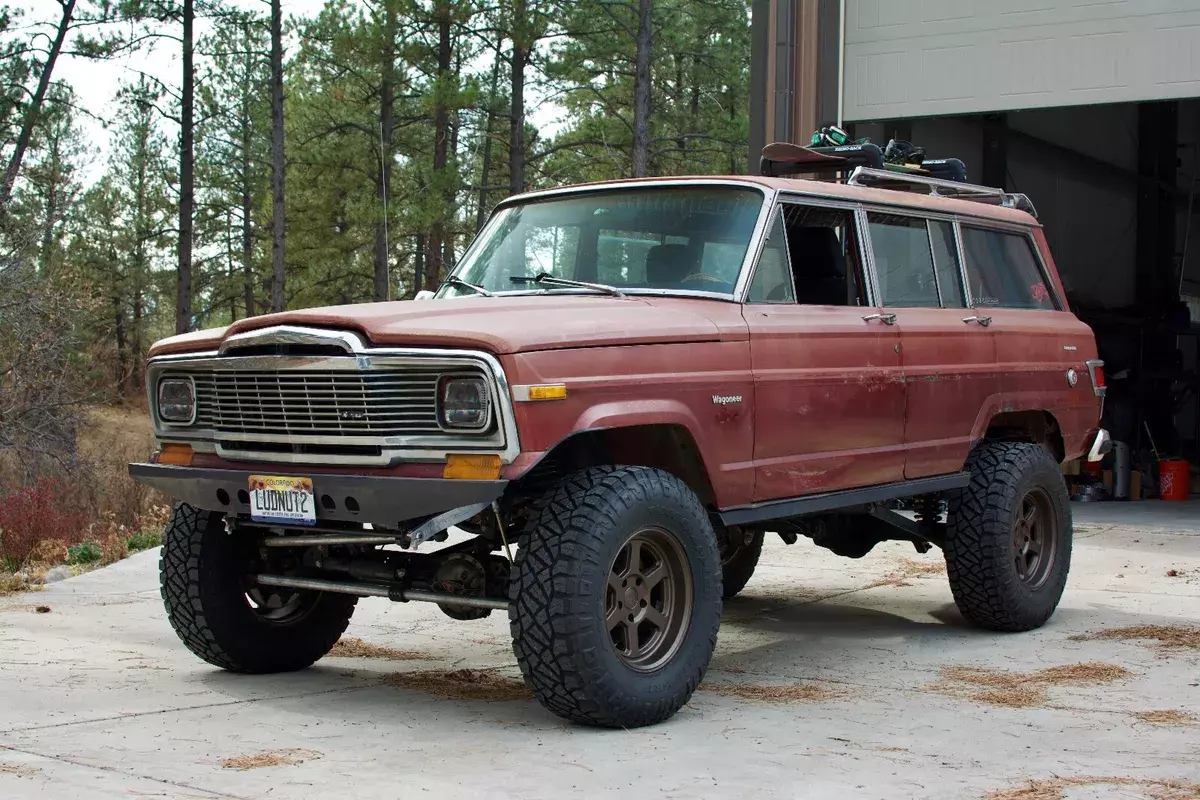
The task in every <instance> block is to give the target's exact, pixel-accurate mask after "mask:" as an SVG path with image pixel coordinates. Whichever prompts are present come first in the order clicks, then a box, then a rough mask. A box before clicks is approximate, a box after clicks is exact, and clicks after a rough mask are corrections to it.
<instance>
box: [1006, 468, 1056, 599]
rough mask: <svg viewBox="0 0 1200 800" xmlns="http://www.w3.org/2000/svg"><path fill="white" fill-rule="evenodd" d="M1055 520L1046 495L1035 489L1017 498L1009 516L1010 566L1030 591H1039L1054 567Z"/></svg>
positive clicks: (1043, 491) (1041, 490) (1039, 488)
mask: <svg viewBox="0 0 1200 800" xmlns="http://www.w3.org/2000/svg"><path fill="white" fill-rule="evenodd" d="M1055 519H1056V518H1055V514H1054V511H1053V508H1052V507H1051V501H1050V496H1049V495H1048V494H1047V493H1046V491H1045V490H1044V489H1042V488H1041V487H1037V486H1035V487H1033V488H1031V489H1030V490H1029V491H1028V492H1027V493H1026V494H1025V496H1024V497H1022V498H1021V502H1020V504H1019V505H1018V506H1017V513H1016V514H1015V515H1014V517H1013V526H1012V545H1013V562H1014V563H1013V566H1014V567H1015V568H1016V571H1017V577H1018V578H1020V579H1021V582H1022V583H1024V584H1025V585H1026V586H1028V587H1029V588H1030V589H1040V588H1041V586H1042V584H1044V583H1045V582H1046V578H1047V576H1048V575H1049V574H1050V570H1051V568H1052V566H1053V565H1054V557H1055V555H1056V552H1055V551H1056V550H1057V543H1058V525H1057V523H1056V521H1055Z"/></svg>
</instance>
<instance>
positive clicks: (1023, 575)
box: [945, 442, 1072, 631]
mask: <svg viewBox="0 0 1200 800" xmlns="http://www.w3.org/2000/svg"><path fill="white" fill-rule="evenodd" d="M968 466H969V468H970V471H971V483H970V485H969V486H968V487H967V488H965V489H962V490H961V491H958V492H955V493H954V494H953V495H952V496H951V497H950V502H949V508H948V515H947V526H946V527H947V529H946V548H945V552H946V568H947V572H948V573H949V576H950V588H951V590H952V591H953V593H954V601H955V603H956V604H957V605H958V608H959V610H960V611H962V613H963V615H964V616H965V617H967V619H969V620H971V621H972V622H974V623H976V624H977V625H980V626H982V627H985V628H991V629H992V630H999V631H1026V630H1031V629H1033V628H1037V627H1039V626H1041V625H1042V624H1043V623H1044V622H1045V621H1046V620H1047V619H1049V618H1050V615H1051V614H1053V613H1054V609H1055V608H1057V607H1058V601H1059V599H1060V598H1061V597H1062V593H1063V589H1064V588H1065V587H1066V583H1067V572H1068V571H1069V570H1070V566H1071V540H1072V532H1071V508H1070V501H1069V498H1068V495H1067V488H1066V485H1065V484H1064V483H1063V478H1062V472H1061V471H1060V470H1059V468H1058V465H1057V464H1056V463H1055V462H1054V459H1053V457H1051V456H1050V455H1049V454H1048V453H1047V452H1046V451H1045V450H1044V449H1043V448H1041V447H1040V446H1038V445H1036V444H1025V443H1020V442H984V443H982V444H980V445H979V446H978V447H976V448H975V450H974V451H973V452H972V454H971V458H970V460H969V461H968Z"/></svg>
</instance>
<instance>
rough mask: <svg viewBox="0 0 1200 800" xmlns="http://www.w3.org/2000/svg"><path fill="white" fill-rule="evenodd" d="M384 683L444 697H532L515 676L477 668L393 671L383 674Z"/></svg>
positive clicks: (504, 699) (489, 699) (502, 699)
mask: <svg viewBox="0 0 1200 800" xmlns="http://www.w3.org/2000/svg"><path fill="white" fill-rule="evenodd" d="M383 682H384V683H386V684H387V685H389V686H397V687H399V688H401V689H415V690H417V691H419V692H425V693H426V694H431V695H433V696H435V697H440V698H442V699H444V700H483V701H487V702H507V701H510V700H529V699H531V698H532V697H533V695H532V694H530V692H529V689H528V687H526V686H525V684H524V683H522V682H521V681H519V680H516V679H515V678H508V677H505V676H504V675H497V674H496V673H494V672H488V671H484V670H476V669H456V670H450V671H442V670H422V671H420V672H393V673H392V674H391V675H388V676H386V677H384V679H383Z"/></svg>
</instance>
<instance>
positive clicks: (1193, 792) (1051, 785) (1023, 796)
mask: <svg viewBox="0 0 1200 800" xmlns="http://www.w3.org/2000/svg"><path fill="white" fill-rule="evenodd" d="M1075 786H1091V787H1095V786H1125V787H1130V788H1135V789H1141V790H1142V793H1143V794H1144V795H1145V796H1146V797H1147V798H1151V800H1200V784H1195V783H1187V782H1185V781H1173V780H1159V779H1154V778H1098V777H1092V776H1082V777H1078V778H1047V779H1045V780H1031V781H1029V782H1028V783H1026V784H1025V785H1024V786H1018V787H1016V788H1013V789H1002V790H1000V791H996V792H989V793H988V794H987V796H986V797H985V798H984V800H1064V798H1066V796H1067V789H1069V788H1071V787H1075Z"/></svg>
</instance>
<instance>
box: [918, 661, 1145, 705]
mask: <svg viewBox="0 0 1200 800" xmlns="http://www.w3.org/2000/svg"><path fill="white" fill-rule="evenodd" d="M1132 675H1133V673H1132V672H1130V671H1129V670H1127V669H1125V668H1124V667H1119V666H1117V665H1116V664H1101V663H1091V664H1066V665H1064V666H1061V667H1050V668H1049V669H1042V670H1038V671H1037V672H1006V671H1003V670H995V669H985V668H983V667H945V668H943V669H942V682H941V683H939V684H936V685H935V686H933V687H932V688H933V689H934V691H938V692H942V693H943V694H948V695H951V696H953V697H962V698H965V699H967V700H974V701H975V702H978V703H987V704H989V705H994V706H1006V707H1008V708H1029V707H1031V706H1040V705H1044V704H1045V703H1046V701H1047V689H1049V687H1051V686H1096V685H1099V684H1104V683H1112V682H1113V681H1119V680H1124V679H1125V678H1129V677H1132Z"/></svg>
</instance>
